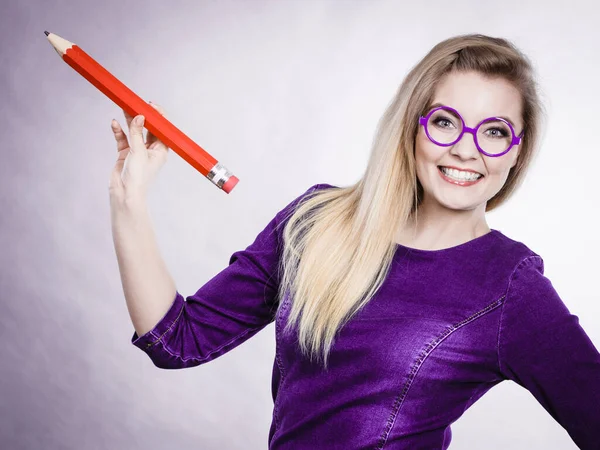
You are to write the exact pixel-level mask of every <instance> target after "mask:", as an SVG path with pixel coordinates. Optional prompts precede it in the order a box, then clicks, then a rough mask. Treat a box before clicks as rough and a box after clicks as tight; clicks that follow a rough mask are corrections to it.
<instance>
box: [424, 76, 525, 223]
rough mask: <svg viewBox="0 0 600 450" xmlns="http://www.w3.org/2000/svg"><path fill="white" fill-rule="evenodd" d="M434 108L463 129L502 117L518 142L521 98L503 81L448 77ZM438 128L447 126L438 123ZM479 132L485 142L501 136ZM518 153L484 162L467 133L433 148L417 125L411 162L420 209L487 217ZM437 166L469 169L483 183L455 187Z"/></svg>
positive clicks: (516, 149) (489, 131) (491, 131)
mask: <svg viewBox="0 0 600 450" xmlns="http://www.w3.org/2000/svg"><path fill="white" fill-rule="evenodd" d="M438 103H439V104H442V105H445V106H450V107H452V108H454V109H456V110H457V111H458V112H459V113H460V115H461V116H462V118H463V120H464V122H465V125H466V126H467V127H471V128H475V127H476V126H477V124H479V122H481V121H482V120H484V119H487V118H489V117H504V118H506V119H508V120H509V121H510V122H511V123H512V126H513V128H514V130H515V134H516V135H517V136H518V135H519V134H520V133H521V131H522V130H523V120H522V99H521V95H520V93H519V91H518V90H517V89H516V88H515V87H514V86H513V85H512V84H510V83H509V82H508V81H506V80H504V79H502V78H493V79H492V78H486V77H484V76H483V75H481V74H479V73H477V72H451V73H449V74H447V75H446V76H445V77H444V78H443V79H442V80H441V81H440V83H439V84H438V86H437V89H436V91H435V94H434V96H433V99H432V104H438ZM431 109H433V108H430V110H431ZM427 112H429V111H427ZM440 126H442V127H448V126H450V125H449V122H440ZM483 128H485V129H486V130H487V131H485V133H487V136H492V137H494V135H497V134H498V133H499V131H498V130H494V129H492V128H491V127H489V126H488V127H482V130H480V132H483V131H484V130H483ZM519 148H520V146H519V145H515V146H513V147H512V148H511V149H510V151H508V153H505V154H504V155H502V156H498V157H493V156H486V155H484V154H483V153H481V152H479V150H478V149H477V146H476V145H475V141H474V139H473V135H472V134H470V133H465V134H464V135H463V137H462V139H461V140H460V141H458V142H457V143H456V144H454V145H452V146H449V147H443V146H439V145H437V144H435V143H433V142H431V141H430V140H429V138H428V137H427V134H426V133H425V129H424V127H423V126H422V125H419V131H418V133H417V138H416V143H415V159H416V169H417V177H418V178H419V181H420V182H421V185H422V186H423V191H424V196H423V203H422V204H421V206H420V208H422V207H425V208H433V209H438V207H442V208H445V209H451V210H474V209H477V208H480V209H481V213H482V214H483V213H485V205H486V203H487V201H488V200H489V199H490V198H492V197H493V196H494V195H496V193H497V192H498V191H499V190H500V189H501V188H502V186H503V185H504V183H505V181H506V178H507V177H508V172H509V170H510V168H511V167H513V166H514V165H515V164H516V162H517V155H518V152H519ZM438 166H450V167H456V168H460V169H470V170H472V171H475V172H478V173H480V174H482V175H483V177H482V178H481V179H479V180H478V181H477V182H475V183H464V182H463V183H461V182H458V183H459V184H456V183H453V182H452V181H451V180H448V179H447V178H446V177H445V176H443V174H442V173H441V171H440V169H439V167H438ZM461 184H462V185H461Z"/></svg>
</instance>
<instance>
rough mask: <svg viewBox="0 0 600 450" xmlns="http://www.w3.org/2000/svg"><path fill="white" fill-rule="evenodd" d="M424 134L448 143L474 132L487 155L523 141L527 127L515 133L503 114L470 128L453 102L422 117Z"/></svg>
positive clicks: (478, 143)
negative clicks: (519, 132) (518, 133)
mask: <svg viewBox="0 0 600 450" xmlns="http://www.w3.org/2000/svg"><path fill="white" fill-rule="evenodd" d="M419 124H421V125H423V127H424V128H425V134H427V137H428V138H429V140H430V141H431V142H433V143H434V144H437V145H440V146H442V147H448V146H451V145H454V144H456V143H457V142H458V141H460V140H461V139H462V137H463V135H464V134H465V132H466V133H471V134H472V135H473V140H474V141H475V145H476V146H477V149H478V150H479V151H480V152H481V153H483V154H484V155H486V156H493V157H497V156H502V155H504V154H505V153H508V151H509V150H510V149H511V148H512V147H513V146H515V145H519V144H520V143H521V138H522V137H523V133H524V131H525V130H523V131H522V132H521V134H520V135H519V136H516V135H515V130H514V128H513V126H512V124H511V123H510V122H509V121H508V120H506V119H504V118H502V117H488V118H487V119H484V120H482V121H481V122H479V123H478V124H477V126H476V127H475V128H470V127H468V126H467V125H466V124H465V121H464V120H463V118H462V116H461V115H460V114H459V112H458V111H457V110H456V109H454V108H451V107H450V106H439V107H437V108H434V109H432V110H431V111H429V113H428V114H427V115H426V116H421V117H420V118H419Z"/></svg>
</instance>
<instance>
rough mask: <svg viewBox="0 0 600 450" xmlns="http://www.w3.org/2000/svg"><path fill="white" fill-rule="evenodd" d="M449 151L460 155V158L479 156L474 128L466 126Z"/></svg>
mask: <svg viewBox="0 0 600 450" xmlns="http://www.w3.org/2000/svg"><path fill="white" fill-rule="evenodd" d="M450 153H452V154H455V155H457V156H460V157H461V158H462V159H469V158H476V157H477V156H479V149H478V148H477V144H475V130H473V129H471V128H468V127H466V128H465V130H464V133H463V135H462V137H461V138H460V140H459V141H458V142H457V143H456V144H454V145H453V146H451V147H450Z"/></svg>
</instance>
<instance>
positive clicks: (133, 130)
mask: <svg viewBox="0 0 600 450" xmlns="http://www.w3.org/2000/svg"><path fill="white" fill-rule="evenodd" d="M143 131H144V116H143V115H137V116H135V117H134V119H133V120H132V121H131V124H130V125H129V147H130V150H131V152H132V153H136V152H137V151H141V150H146V145H145V144H144V135H143V134H142V133H143Z"/></svg>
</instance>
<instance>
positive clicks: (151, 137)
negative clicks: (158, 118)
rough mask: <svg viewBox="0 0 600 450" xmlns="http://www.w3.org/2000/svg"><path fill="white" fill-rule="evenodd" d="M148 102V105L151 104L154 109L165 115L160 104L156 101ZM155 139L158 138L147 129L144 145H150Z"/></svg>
mask: <svg viewBox="0 0 600 450" xmlns="http://www.w3.org/2000/svg"><path fill="white" fill-rule="evenodd" d="M149 103H150V106H152V107H153V108H154V109H156V110H157V111H158V112H159V113H160V114H161V115H162V116H165V110H164V108H163V107H162V106H160V105H157V104H156V103H152V102H149ZM165 117H166V116H165ZM157 140H158V139H157V137H156V136H154V134H152V133H151V132H150V131H148V133H147V135H146V146H147V147H150V145H152V144H153V143H154V142H156V141H157Z"/></svg>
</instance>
